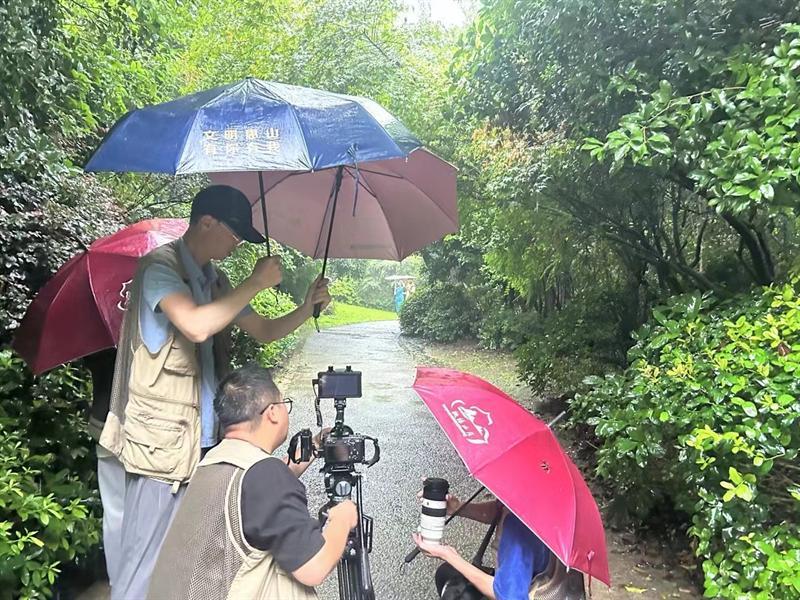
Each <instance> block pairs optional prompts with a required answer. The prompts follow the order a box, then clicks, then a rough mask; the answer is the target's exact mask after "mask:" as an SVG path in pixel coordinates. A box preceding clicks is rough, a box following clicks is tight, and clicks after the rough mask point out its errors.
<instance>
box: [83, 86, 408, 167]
mask: <svg viewBox="0 0 800 600" xmlns="http://www.w3.org/2000/svg"><path fill="white" fill-rule="evenodd" d="M421 145H422V143H421V142H420V141H419V140H418V139H417V138H416V137H414V135H413V134H412V133H411V132H410V131H409V130H408V129H406V128H405V126H403V124H402V123H400V121H398V120H397V119H395V118H394V117H393V116H392V115H391V114H389V113H388V112H387V111H386V110H384V109H383V108H382V107H381V106H380V105H379V104H377V103H376V102H373V101H372V100H369V99H367V98H361V97H358V96H347V95H344V94H334V93H331V92H325V91H321V90H315V89H311V88H304V87H299V86H294V85H286V84H282V83H273V82H270V81H261V80H259V79H253V78H248V79H245V80H243V81H240V82H238V83H233V84H230V85H226V86H222V87H218V88H214V89H211V90H206V91H203V92H198V93H196V94H191V95H189V96H184V97H182V98H178V99H177V100H172V101H171V102H165V103H163V104H157V105H155V106H147V107H145V108H140V109H137V110H132V111H131V112H129V113H128V114H126V115H125V116H124V117H122V118H121V119H120V120H119V121H118V122H117V123H116V124H115V125H114V127H113V128H112V129H111V131H109V133H108V134H107V135H106V137H105V139H104V140H103V141H102V143H101V144H100V146H99V147H98V148H97V150H96V151H95V152H94V154H93V155H92V157H91V158H90V159H89V162H88V163H87V164H86V171H91V172H96V171H112V172H118V173H123V172H124V173H128V172H147V173H170V174H173V175H182V174H189V173H214V172H219V171H227V172H230V171H318V170H320V169H326V168H330V167H338V166H340V165H344V164H354V163H356V162H366V161H372V160H384V159H387V158H400V157H405V156H407V155H408V153H409V152H411V151H412V150H414V149H416V148H419V147H420V146H421Z"/></svg>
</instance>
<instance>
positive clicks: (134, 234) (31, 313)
mask: <svg viewBox="0 0 800 600" xmlns="http://www.w3.org/2000/svg"><path fill="white" fill-rule="evenodd" d="M186 228H187V223H186V221H185V220H184V219H151V220H148V221H140V222H139V223H136V224H134V225H131V226H129V227H126V228H124V229H121V230H120V231H118V232H116V233H114V234H113V235H109V236H107V237H104V238H100V239H99V240H97V241H95V242H94V243H93V244H92V245H91V246H89V249H88V250H87V251H85V252H81V253H79V254H76V255H75V256H73V257H72V258H71V259H70V260H69V261H67V262H66V264H64V266H62V267H61V268H60V269H59V270H58V272H57V273H56V274H55V275H54V276H53V278H52V279H51V280H50V281H48V282H47V283H46V284H45V285H44V287H43V288H42V289H41V290H39V293H38V294H37V295H36V297H35V298H34V299H33V302H31V305H30V306H29V307H28V311H27V312H26V313H25V317H24V318H23V319H22V323H21V324H20V326H19V328H18V329H17V331H16V333H15V335H14V342H13V343H12V347H13V348H14V350H16V351H17V352H18V353H19V355H20V356H22V358H24V359H25V362H26V363H28V366H29V367H30V369H31V370H32V371H33V372H34V373H36V374H37V375H38V374H40V373H43V372H44V371H47V370H48V369H52V368H53V367H56V366H58V365H60V364H62V363H65V362H68V361H71V360H75V359H77V358H81V357H82V356H86V355H88V354H92V353H93V352H97V351H98V350H103V349H104V348H113V347H114V346H116V345H117V342H118V341H119V331H120V325H121V324H122V316H123V314H124V311H125V305H126V303H127V290H128V285H129V284H130V281H131V279H132V278H133V274H134V272H135V271H136V263H137V261H138V260H139V257H140V256H143V255H145V254H147V253H148V252H150V251H151V250H153V249H154V248H157V247H159V246H161V245H163V244H166V243H167V242H170V241H172V240H175V239H177V238H179V237H180V236H181V235H183V233H184V232H185V231H186Z"/></svg>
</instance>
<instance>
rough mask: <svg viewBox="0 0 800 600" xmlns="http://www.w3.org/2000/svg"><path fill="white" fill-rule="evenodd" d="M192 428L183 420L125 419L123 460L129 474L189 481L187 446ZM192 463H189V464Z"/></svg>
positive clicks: (132, 417) (147, 417)
mask: <svg viewBox="0 0 800 600" xmlns="http://www.w3.org/2000/svg"><path fill="white" fill-rule="evenodd" d="M188 429H189V424H188V422H187V421H186V420H185V419H182V418H179V417H177V418H163V417H160V416H159V417H156V416H153V415H138V414H136V413H130V412H129V414H127V415H126V418H125V445H124V447H123V449H122V460H123V462H124V463H125V466H126V468H128V470H129V471H131V472H135V473H140V474H143V475H154V476H158V477H165V478H168V479H177V480H183V479H186V478H188V476H189V474H190V473H191V470H190V468H189V467H190V466H191V468H194V465H189V464H188V463H189V462H194V461H192V460H191V459H190V458H189V455H190V454H191V452H187V451H186V449H185V448H184V446H186V444H187V440H186V437H187V434H188ZM187 459H188V460H187Z"/></svg>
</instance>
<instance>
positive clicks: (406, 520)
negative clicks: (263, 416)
mask: <svg viewBox="0 0 800 600" xmlns="http://www.w3.org/2000/svg"><path fill="white" fill-rule="evenodd" d="M406 347H407V345H406V344H401V343H400V339H399V325H398V323H397V322H396V321H380V322H374V323H362V324H359V325H350V326H345V327H337V328H334V329H327V330H323V331H322V333H313V334H311V335H310V336H309V337H308V338H307V339H306V341H305V344H304V345H303V347H302V348H301V349H300V350H299V351H298V352H297V354H296V355H295V356H294V358H293V360H292V361H291V367H290V370H289V371H287V372H283V373H281V374H280V376H279V377H278V379H279V383H280V385H281V391H282V393H283V394H284V395H285V396H289V397H291V398H294V400H295V403H294V409H293V410H292V416H291V432H294V431H296V430H297V429H300V428H302V427H311V428H312V430H313V429H314V426H315V425H316V422H315V416H314V408H313V393H312V391H311V379H312V378H314V377H315V376H316V374H317V372H318V371H324V370H325V369H326V368H327V367H328V365H333V366H335V367H336V368H343V367H344V366H345V365H352V367H353V369H354V370H360V371H362V373H363V390H362V391H363V398H360V399H353V400H349V401H348V404H347V410H346V412H345V423H346V424H348V425H350V426H351V427H352V428H353V429H354V430H355V431H356V432H357V433H363V434H366V435H370V436H373V437H377V438H378V439H379V441H380V447H381V460H380V462H378V463H377V464H376V465H375V466H373V467H371V468H369V469H367V470H365V473H364V479H363V494H364V508H365V512H366V513H367V514H369V515H371V516H372V517H373V518H374V521H375V523H374V528H375V533H374V541H373V551H372V554H371V557H370V558H371V562H372V577H373V581H374V584H375V590H376V594H377V598H378V599H381V600H383V599H387V600H388V599H392V600H394V599H397V600H417V599H419V600H422V599H428V598H435V597H436V594H435V591H434V587H433V572H434V570H435V567H436V566H437V565H438V561H436V560H435V559H431V558H427V557H424V556H420V557H418V558H417V559H416V560H415V561H414V562H413V563H412V564H411V565H409V567H407V568H406V569H405V572H404V573H401V571H400V565H401V564H402V560H403V557H404V556H405V555H406V553H408V551H409V550H411V549H412V548H413V543H412V541H411V532H412V531H414V529H415V528H416V526H417V524H418V522H419V508H418V505H417V501H416V493H417V490H419V488H420V483H421V480H422V478H424V477H425V476H427V475H435V476H442V477H445V478H447V479H448V480H449V481H450V484H451V490H452V491H453V492H454V493H455V494H456V495H458V496H460V497H462V498H465V497H468V496H469V495H470V494H471V493H472V492H473V491H474V490H475V489H476V488H477V485H478V484H476V483H475V481H474V480H473V479H471V478H470V477H469V476H468V475H467V472H466V470H465V469H464V466H463V464H462V463H461V461H460V460H459V458H458V456H457V455H456V453H455V451H454V450H453V449H452V447H451V446H450V444H449V443H448V442H447V440H446V439H445V437H444V435H443V434H442V433H441V431H440V430H439V426H438V425H437V424H436V422H435V421H434V420H433V417H432V416H431V415H430V413H429V412H428V409H427V408H425V406H424V405H423V404H422V402H421V401H420V400H419V398H418V397H417V396H416V394H414V392H413V391H412V390H411V384H412V382H413V381H414V368H415V366H416V363H415V361H414V357H413V356H412V353H410V352H409V351H407V350H406V349H405V348H406ZM322 407H323V415H324V418H325V422H326V425H328V424H329V423H332V421H333V416H334V410H333V401H332V400H322ZM303 482H304V483H305V485H306V487H307V489H308V498H309V508H310V510H311V513H312V514H316V512H317V510H318V508H319V507H320V506H321V505H322V504H324V503H325V501H326V500H327V498H326V496H325V493H324V487H323V484H322V475H321V474H320V473H319V469H318V467H316V465H315V466H312V467H311V468H310V469H309V470H308V471H307V472H306V473H305V474H304V476H303ZM459 521H460V520H459V519H456V520H455V521H454V522H453V523H452V524H451V525H449V526H448V530H447V532H446V534H445V535H446V538H447V541H448V542H449V543H451V544H453V545H454V546H456V547H457V548H458V549H459V550H460V551H461V552H462V555H464V556H465V557H466V558H468V559H469V558H471V557H472V555H473V554H474V552H475V550H476V548H477V545H478V544H479V543H480V540H481V539H482V537H483V529H481V526H480V525H477V524H473V523H471V522H459ZM319 593H320V597H321V598H322V599H323V600H329V599H330V600H335V599H336V598H338V589H337V587H336V576H335V573H334V574H333V575H332V576H331V577H330V578H329V580H328V581H327V582H326V583H325V584H324V585H323V586H322V587H321V588H320V589H319Z"/></svg>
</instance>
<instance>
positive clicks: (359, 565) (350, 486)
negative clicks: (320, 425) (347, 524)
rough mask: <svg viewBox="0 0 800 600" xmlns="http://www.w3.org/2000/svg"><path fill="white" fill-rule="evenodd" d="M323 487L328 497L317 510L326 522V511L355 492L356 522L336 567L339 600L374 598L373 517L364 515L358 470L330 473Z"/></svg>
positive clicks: (368, 599)
mask: <svg viewBox="0 0 800 600" xmlns="http://www.w3.org/2000/svg"><path fill="white" fill-rule="evenodd" d="M325 488H326V491H327V492H328V496H329V497H330V500H329V501H328V503H327V504H326V505H325V506H323V507H322V508H321V509H320V521H321V522H323V523H324V522H325V518H326V517H327V513H328V510H329V509H330V508H331V507H332V506H334V505H336V504H338V503H339V502H341V501H343V500H351V499H352V496H353V493H355V502H356V508H357V510H358V523H357V525H356V527H355V528H354V529H353V530H352V531H350V535H349V536H348V538H347V543H346V544H345V547H344V552H343V553H342V558H341V559H340V560H339V564H338V565H337V566H336V575H337V577H338V580H339V598H340V599H341V600H374V599H375V589H374V588H373V586H372V574H371V573H370V568H369V553H370V552H372V517H370V516H368V515H365V514H364V506H363V500H362V497H361V473H357V472H355V471H352V472H349V473H348V472H339V473H337V472H333V473H329V474H326V476H325Z"/></svg>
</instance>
